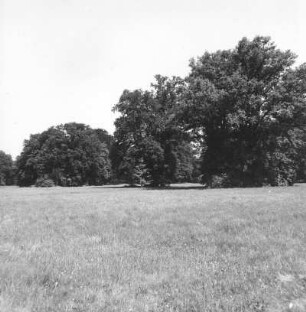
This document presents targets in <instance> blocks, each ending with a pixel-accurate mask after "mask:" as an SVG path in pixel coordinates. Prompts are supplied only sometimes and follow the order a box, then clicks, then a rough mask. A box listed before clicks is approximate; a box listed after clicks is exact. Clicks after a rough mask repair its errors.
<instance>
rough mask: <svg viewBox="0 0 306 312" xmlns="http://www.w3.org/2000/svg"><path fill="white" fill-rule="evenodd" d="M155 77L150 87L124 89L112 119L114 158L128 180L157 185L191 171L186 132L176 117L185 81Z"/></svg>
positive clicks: (179, 179)
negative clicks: (116, 116) (145, 89)
mask: <svg viewBox="0 0 306 312" xmlns="http://www.w3.org/2000/svg"><path fill="white" fill-rule="evenodd" d="M155 78H156V82H155V83H154V84H152V88H151V90H149V91H142V90H135V91H128V90H125V91H124V92H123V94H122V95H121V97H120V100H119V103H118V104H116V105H115V106H114V111H118V112H119V113H121V116H120V117H119V118H117V120H116V121H115V125H116V131H115V134H114V139H115V143H114V146H115V149H116V151H117V152H116V157H114V160H115V162H116V164H117V166H118V168H119V171H120V173H121V174H123V175H125V177H126V178H127V180H128V181H129V182H130V183H131V184H133V183H135V182H137V181H135V178H136V180H139V179H142V180H146V181H150V182H151V184H152V185H154V186H160V185H164V184H167V183H170V182H174V181H182V180H187V179H189V178H190V177H191V174H192V169H193V168H192V165H189V164H192V163H193V162H192V157H193V154H192V151H191V149H188V148H187V146H188V136H187V135H186V133H185V132H184V131H183V130H182V127H181V126H180V125H179V123H178V120H177V119H176V116H177V110H178V105H179V103H180V100H179V99H180V96H181V94H182V92H183V90H184V87H185V83H184V81H183V80H182V79H180V78H177V77H173V78H172V79H169V78H167V77H162V76H159V75H158V76H156V77H155ZM182 146H184V147H185V148H183V147H182ZM187 163H188V165H187ZM138 183H139V182H138Z"/></svg>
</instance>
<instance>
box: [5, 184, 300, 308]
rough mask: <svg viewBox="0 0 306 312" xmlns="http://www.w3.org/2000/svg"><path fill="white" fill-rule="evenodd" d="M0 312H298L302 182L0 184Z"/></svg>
mask: <svg viewBox="0 0 306 312" xmlns="http://www.w3.org/2000/svg"><path fill="white" fill-rule="evenodd" d="M0 311H1V312H34V311H35V312H45V311H48V312H51V311H54V312H62V311H74V312H75V311H78V312H81V311H84V312H85V311H86V312H87V311H89V312H91V311H92V312H93V311H95V312H97V311H101V312H102V311H147V312H149V311H151V312H153V311H165V312H166V311H169V312H174V311H188V312H195V311H211V312H213V311H257V312H258V311H262V312H263V311H269V312H279V311H306V185H302V184H300V185H296V186H293V187H288V188H285V187H283V188H270V187H265V188H244V189H202V188H201V187H199V186H196V185H184V186H173V187H171V188H169V189H160V190H156V189H146V188H145V189H141V188H127V187H116V186H103V187H79V188H59V187H55V188H48V189H45V188H18V187H1V188H0Z"/></svg>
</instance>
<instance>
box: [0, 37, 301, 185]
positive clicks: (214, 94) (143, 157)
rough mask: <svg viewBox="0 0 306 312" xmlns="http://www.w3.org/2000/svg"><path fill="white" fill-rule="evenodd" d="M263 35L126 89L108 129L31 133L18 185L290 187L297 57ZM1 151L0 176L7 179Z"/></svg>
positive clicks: (8, 165) (296, 133)
mask: <svg viewBox="0 0 306 312" xmlns="http://www.w3.org/2000/svg"><path fill="white" fill-rule="evenodd" d="M295 60H296V56H295V55H294V54H293V53H292V52H290V51H281V50H279V49H277V47H276V46H275V44H274V43H273V42H272V41H271V39H270V38H268V37H260V36H258V37H255V38H254V39H253V40H248V39H246V38H243V39H242V40H240V42H239V43H238V45H237V46H236V47H235V48H234V49H231V50H223V51H217V52H214V53H208V52H206V53H204V55H202V56H201V57H198V58H197V59H192V60H191V61H190V73H189V74H188V76H187V77H185V78H179V77H172V78H168V77H163V76H160V75H157V76H155V81H154V83H152V85H151V88H150V89H149V90H132V91H131V90H125V91H123V93H122V95H121V97H120V99H119V101H118V103H117V104H115V105H114V107H113V111H115V112H118V113H119V117H118V118H117V119H116V121H115V126H116V130H115V133H114V135H113V136H111V135H109V134H108V133H107V132H106V131H105V130H103V129H91V128H90V127H89V126H86V125H84V124H78V123H68V124H65V125H59V126H56V127H51V128H49V129H48V130H46V131H44V132H42V133H40V134H35V135H31V137H30V139H29V140H26V141H25V143H24V148H23V151H22V153H21V155H20V156H19V157H18V159H17V162H16V170H17V180H18V184H19V185H21V186H28V185H32V184H35V183H36V184H39V183H41V182H44V181H45V180H46V179H47V180H49V181H51V182H52V184H55V185H61V186H69V185H75V186H78V185H84V184H88V185H101V184H104V183H106V182H109V181H115V180H116V181H118V180H119V181H122V182H127V183H129V184H131V185H135V184H141V185H143V184H149V185H152V186H164V185H167V184H169V183H173V182H184V181H201V182H202V183H203V184H205V185H207V186H211V187H226V186H262V185H292V184H293V183H294V182H296V181H305V178H306V64H302V65H300V66H297V67H293V65H294V62H295ZM12 166H13V164H12V160H11V158H10V156H9V155H6V154H4V153H3V152H0V183H1V184H7V183H11V182H10V181H12V172H13V171H12V168H13V167H12Z"/></svg>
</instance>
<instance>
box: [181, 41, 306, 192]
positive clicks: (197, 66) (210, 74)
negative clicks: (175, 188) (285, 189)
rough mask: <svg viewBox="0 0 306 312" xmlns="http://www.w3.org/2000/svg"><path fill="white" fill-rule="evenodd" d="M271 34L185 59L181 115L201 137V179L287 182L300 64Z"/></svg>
mask: <svg viewBox="0 0 306 312" xmlns="http://www.w3.org/2000/svg"><path fill="white" fill-rule="evenodd" d="M295 58H296V56H295V55H294V54H293V53H292V52H290V51H285V52H283V51H280V50H279V49H277V48H276V46H275V44H274V43H273V42H272V41H271V40H270V38H269V37H255V38H254V39H253V40H252V41H250V40H248V39H246V38H243V39H242V40H241V41H240V42H239V43H238V46H237V47H236V48H235V49H234V50H225V51H217V52H215V53H208V52H206V53H205V54H204V55H203V56H202V57H200V58H198V59H197V60H194V59H193V60H192V61H191V63H190V67H191V73H190V75H189V76H188V78H187V83H188V88H187V92H186V93H185V110H184V119H185V124H186V129H191V130H193V131H196V132H197V133H198V134H199V133H200V134H201V135H200V137H201V139H202V142H203V162H202V172H203V182H204V183H207V184H211V181H212V178H213V176H214V175H223V176H224V177H226V179H227V180H228V181H227V183H229V184H230V185H238V186H246V185H263V184H265V183H269V184H272V185H280V184H292V183H293V182H294V180H295V172H296V157H297V150H298V148H299V146H300V145H301V144H302V142H303V139H302V137H303V131H305V129H304V126H305V108H306V105H305V91H306V66H305V65H301V66H300V67H298V68H296V69H292V65H293V64H294V61H295Z"/></svg>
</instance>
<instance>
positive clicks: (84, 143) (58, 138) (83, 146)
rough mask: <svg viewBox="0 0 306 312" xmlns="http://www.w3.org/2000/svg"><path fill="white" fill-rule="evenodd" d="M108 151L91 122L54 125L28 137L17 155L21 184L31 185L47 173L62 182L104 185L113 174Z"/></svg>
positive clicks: (49, 176) (58, 182) (56, 183)
mask: <svg viewBox="0 0 306 312" xmlns="http://www.w3.org/2000/svg"><path fill="white" fill-rule="evenodd" d="M101 131H102V132H103V130H101ZM103 133H104V132H103ZM108 154H109V152H108V149H107V146H106V144H105V143H102V142H101V137H100V138H99V136H98V134H97V130H93V129H91V128H90V127H89V126H86V125H84V124H80V123H67V124H64V125H59V126H56V127H51V128H49V129H48V130H46V131H44V132H42V133H40V134H35V135H31V137H30V139H29V140H26V141H25V143H24V148H23V151H22V153H21V155H20V156H19V157H18V159H17V172H18V184H19V185H20V186H28V185H32V184H34V183H35V182H36V181H37V180H38V179H41V178H46V177H47V178H49V179H51V180H53V182H54V183H55V185H61V186H66V185H67V186H79V185H84V184H89V185H101V184H104V183H105V182H106V181H108V179H109V178H110V169H111V168H110V161H109V158H108Z"/></svg>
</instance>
